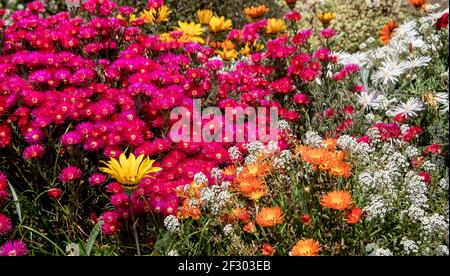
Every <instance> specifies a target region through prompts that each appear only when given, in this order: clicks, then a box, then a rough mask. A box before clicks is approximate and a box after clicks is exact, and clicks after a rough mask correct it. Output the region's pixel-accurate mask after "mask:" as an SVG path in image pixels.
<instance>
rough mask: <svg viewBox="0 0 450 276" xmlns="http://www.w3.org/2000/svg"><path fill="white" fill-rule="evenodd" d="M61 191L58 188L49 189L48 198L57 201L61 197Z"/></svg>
mask: <svg viewBox="0 0 450 276" xmlns="http://www.w3.org/2000/svg"><path fill="white" fill-rule="evenodd" d="M62 193H63V191H62V190H61V189H59V188H51V189H50V190H48V191H47V194H48V196H49V197H51V198H54V199H58V198H59V197H60V196H61V195H62Z"/></svg>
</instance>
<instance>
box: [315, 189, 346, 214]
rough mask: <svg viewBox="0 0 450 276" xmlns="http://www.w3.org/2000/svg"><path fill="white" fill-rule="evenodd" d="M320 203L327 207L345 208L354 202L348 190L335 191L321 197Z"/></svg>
mask: <svg viewBox="0 0 450 276" xmlns="http://www.w3.org/2000/svg"><path fill="white" fill-rule="evenodd" d="M320 204H321V205H322V206H323V207H325V208H330V209H335V210H345V209H347V208H348V207H350V205H352V204H353V200H352V195H351V194H350V193H349V192H346V191H333V192H329V193H327V194H325V195H322V196H321V197H320Z"/></svg>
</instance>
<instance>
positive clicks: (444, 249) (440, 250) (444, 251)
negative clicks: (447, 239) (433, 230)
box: [434, 244, 448, 256]
mask: <svg viewBox="0 0 450 276" xmlns="http://www.w3.org/2000/svg"><path fill="white" fill-rule="evenodd" d="M434 252H435V254H436V255H437V256H448V246H446V245H443V244H441V245H439V246H437V247H436V249H435V250H434Z"/></svg>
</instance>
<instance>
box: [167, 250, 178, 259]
mask: <svg viewBox="0 0 450 276" xmlns="http://www.w3.org/2000/svg"><path fill="white" fill-rule="evenodd" d="M167 256H173V257H174V256H180V254H179V253H178V251H176V250H170V251H169V252H167Z"/></svg>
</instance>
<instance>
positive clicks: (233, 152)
mask: <svg viewBox="0 0 450 276" xmlns="http://www.w3.org/2000/svg"><path fill="white" fill-rule="evenodd" d="M228 154H229V155H230V158H231V160H232V161H237V160H239V159H240V158H241V157H242V153H241V152H240V151H239V149H238V147H236V146H232V147H230V148H229V149H228Z"/></svg>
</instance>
